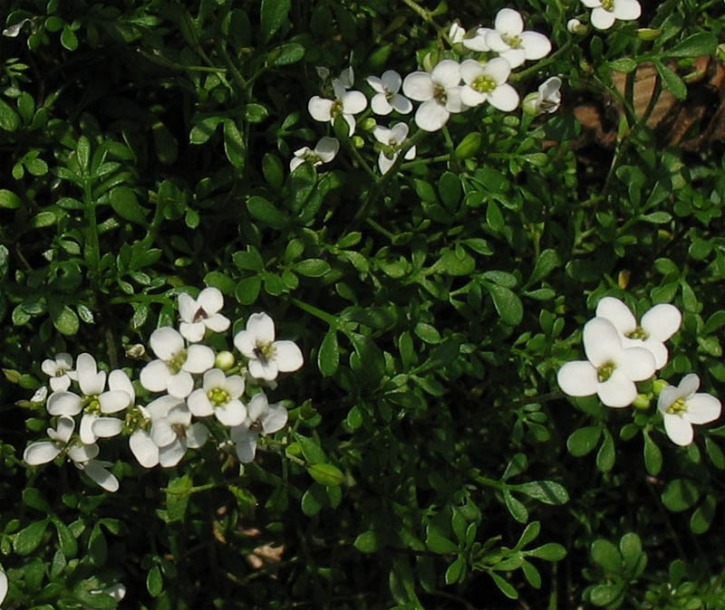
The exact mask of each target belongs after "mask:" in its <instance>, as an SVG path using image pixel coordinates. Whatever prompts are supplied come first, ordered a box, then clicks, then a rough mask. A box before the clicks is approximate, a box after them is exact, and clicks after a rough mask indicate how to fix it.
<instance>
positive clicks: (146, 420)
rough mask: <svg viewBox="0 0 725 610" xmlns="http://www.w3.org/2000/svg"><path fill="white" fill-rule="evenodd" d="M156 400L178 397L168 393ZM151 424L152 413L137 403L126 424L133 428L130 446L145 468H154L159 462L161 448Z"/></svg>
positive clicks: (129, 441) (128, 415)
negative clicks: (154, 437) (154, 438)
mask: <svg viewBox="0 0 725 610" xmlns="http://www.w3.org/2000/svg"><path fill="white" fill-rule="evenodd" d="M156 400H160V401H168V400H176V399H174V398H173V396H168V395H166V396H162V397H161V398H157V399H156ZM154 402H156V401H154ZM151 404H153V403H151ZM174 404H176V403H174ZM151 424H152V421H151V413H150V412H149V410H148V409H147V408H146V407H142V406H141V405H136V406H135V407H134V408H133V409H131V410H130V411H129V412H128V414H127V415H126V425H127V426H128V427H129V428H130V429H132V430H133V432H131V435H130V436H129V437H128V446H129V448H130V449H131V453H133V455H134V457H135V458H136V460H137V461H138V463H139V464H141V466H143V467H144V468H153V467H154V466H157V465H158V463H159V448H158V446H157V445H156V443H154V441H153V439H152V438H151V433H150V432H149V430H150V428H151Z"/></svg>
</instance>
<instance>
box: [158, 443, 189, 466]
mask: <svg viewBox="0 0 725 610" xmlns="http://www.w3.org/2000/svg"><path fill="white" fill-rule="evenodd" d="M185 453H186V447H185V446H184V444H183V443H182V442H181V441H179V440H178V439H176V441H175V442H173V443H171V444H170V445H166V446H165V447H160V448H159V464H160V465H161V466H162V467H163V468H173V467H174V466H176V465H177V464H178V463H179V462H180V461H181V458H183V457H184V454H185Z"/></svg>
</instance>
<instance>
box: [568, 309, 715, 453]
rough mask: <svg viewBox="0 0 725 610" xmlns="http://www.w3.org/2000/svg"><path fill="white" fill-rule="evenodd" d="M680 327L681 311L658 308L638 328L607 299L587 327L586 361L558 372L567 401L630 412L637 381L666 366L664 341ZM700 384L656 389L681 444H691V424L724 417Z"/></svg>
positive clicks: (691, 380) (689, 381) (692, 379)
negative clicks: (588, 400)
mask: <svg viewBox="0 0 725 610" xmlns="http://www.w3.org/2000/svg"><path fill="white" fill-rule="evenodd" d="M681 323H682V314H681V313H680V311H679V310H678V309H677V308H676V307H674V306H673V305H669V304H661V305H655V306H654V307H653V308H652V309H650V310H649V311H647V313H645V314H644V315H643V316H642V319H641V320H640V322H639V324H638V323H637V320H636V318H635V317H634V315H633V314H632V312H631V311H630V309H629V308H628V307H627V305H625V304H624V303H623V302H622V301H620V300H619V299H616V298H614V297H604V298H603V299H602V300H601V301H599V303H598V305H597V310H596V317H594V318H593V319H591V320H589V321H588V322H587V323H586V324H585V325H584V331H583V342H584V352H585V353H586V356H587V360H582V361H575V362H567V363H566V364H564V366H562V367H561V368H560V369H559V372H558V375H557V380H558V383H559V387H560V388H561V389H562V391H563V392H564V393H565V394H568V395H569V396H579V397H583V396H593V395H594V394H596V395H597V396H598V397H599V399H600V400H601V401H602V403H604V404H605V405H607V406H608V407H616V408H621V407H628V406H630V405H632V404H633V403H634V402H635V400H636V399H637V398H638V396H639V393H638V388H637V382H641V381H645V380H649V379H652V378H654V376H655V373H656V371H658V370H660V369H662V368H663V367H664V366H665V365H666V364H667V362H668V359H669V352H668V350H667V347H666V346H665V341H667V340H668V339H670V337H672V335H674V334H675V333H676V332H677V330H678V329H679V328H680V324H681ZM699 385H700V380H699V378H698V377H697V375H694V374H690V375H687V376H686V377H685V378H684V379H683V380H682V382H681V383H680V385H679V386H678V387H677V388H674V387H672V386H669V385H667V384H666V383H665V384H660V385H659V387H658V391H659V397H658V403H657V407H658V410H659V411H660V412H661V413H662V415H663V417H664V423H665V430H666V432H667V434H668V436H669V437H670V438H671V439H672V440H673V441H674V442H675V443H677V444H678V445H688V444H690V443H691V442H692V438H693V432H692V424H704V423H708V422H711V421H714V420H715V419H717V418H718V417H719V416H720V410H721V405H720V401H719V400H718V399H717V398H715V397H713V396H710V395H708V394H696V393H695V392H696V391H697V389H698V387H699Z"/></svg>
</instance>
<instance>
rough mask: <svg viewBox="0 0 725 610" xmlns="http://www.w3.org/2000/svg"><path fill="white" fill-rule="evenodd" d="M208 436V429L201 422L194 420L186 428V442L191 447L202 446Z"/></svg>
mask: <svg viewBox="0 0 725 610" xmlns="http://www.w3.org/2000/svg"><path fill="white" fill-rule="evenodd" d="M207 438H209V430H208V429H207V427H206V426H205V425H204V424H202V423H201V422H196V423H195V424H192V425H191V426H189V427H188V428H187V429H186V444H187V446H188V447H190V448H191V449H198V448H199V447H203V446H204V443H206V440H207Z"/></svg>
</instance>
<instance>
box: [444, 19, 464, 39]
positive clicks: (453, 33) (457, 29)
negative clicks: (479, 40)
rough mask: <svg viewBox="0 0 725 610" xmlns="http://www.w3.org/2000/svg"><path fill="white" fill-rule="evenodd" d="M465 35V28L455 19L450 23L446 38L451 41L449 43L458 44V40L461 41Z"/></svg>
mask: <svg viewBox="0 0 725 610" xmlns="http://www.w3.org/2000/svg"><path fill="white" fill-rule="evenodd" d="M465 36H466V30H465V28H462V27H461V24H460V23H458V22H457V21H454V22H453V23H451V27H450V29H449V30H448V38H449V39H450V41H451V44H458V43H459V42H463V39H464V38H465Z"/></svg>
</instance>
